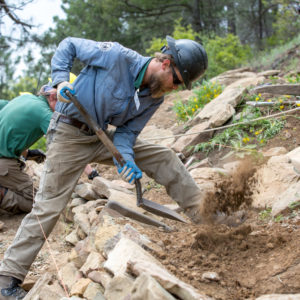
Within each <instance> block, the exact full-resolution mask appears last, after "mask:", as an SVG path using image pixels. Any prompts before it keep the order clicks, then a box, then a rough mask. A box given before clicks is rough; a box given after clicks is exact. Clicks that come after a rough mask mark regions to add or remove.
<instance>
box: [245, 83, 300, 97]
mask: <svg viewBox="0 0 300 300" xmlns="http://www.w3.org/2000/svg"><path fill="white" fill-rule="evenodd" d="M251 92H252V93H255V94H257V93H269V94H274V95H295V96H299V95H300V84H273V85H263V86H258V87H256V88H254V89H252V90H251Z"/></svg>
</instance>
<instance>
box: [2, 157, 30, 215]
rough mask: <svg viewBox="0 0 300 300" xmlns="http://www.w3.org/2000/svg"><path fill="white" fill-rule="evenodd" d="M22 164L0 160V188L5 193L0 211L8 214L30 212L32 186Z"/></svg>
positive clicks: (7, 159)
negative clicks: (5, 190) (4, 190)
mask: <svg viewBox="0 0 300 300" xmlns="http://www.w3.org/2000/svg"><path fill="white" fill-rule="evenodd" d="M23 169H24V163H22V162H21V161H19V160H18V159H15V158H0V186H2V187H5V188H7V193H6V195H5V196H4V198H3V199H2V201H0V209H1V210H5V211H6V212H8V213H12V214H16V213H20V212H30V211H31V208H32V203H33V184H32V180H31V178H30V177H29V176H28V174H26V173H25V172H24V171H23Z"/></svg>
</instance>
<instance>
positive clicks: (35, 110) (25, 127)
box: [0, 94, 52, 158]
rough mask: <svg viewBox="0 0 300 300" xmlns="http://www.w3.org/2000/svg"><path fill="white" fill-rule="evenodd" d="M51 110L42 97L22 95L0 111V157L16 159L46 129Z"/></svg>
mask: <svg viewBox="0 0 300 300" xmlns="http://www.w3.org/2000/svg"><path fill="white" fill-rule="evenodd" d="M51 116H52V110H51V109H50V107H49V104H48V101H47V99H46V98H45V97H43V96H39V97H37V96H34V95H28V94H25V95H22V96H19V97H16V98H14V99H13V100H11V101H9V103H8V104H7V105H5V106H4V107H3V108H2V109H1V110H0V157H8V158H18V157H19V156H20V155H21V153H22V152H23V151H24V150H25V149H28V148H29V147H30V146H31V145H32V144H34V143H35V142H36V141H37V140H38V139H39V138H41V137H42V136H43V135H44V134H45V133H46V132H47V129H48V126H49V123H50V120H51Z"/></svg>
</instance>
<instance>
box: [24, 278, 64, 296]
mask: <svg viewBox="0 0 300 300" xmlns="http://www.w3.org/2000/svg"><path fill="white" fill-rule="evenodd" d="M64 295H65V292H64V290H63V289H62V287H61V286H60V285H59V284H58V283H57V281H55V280H54V278H53V276H52V275H50V274H49V273H46V274H44V275H43V276H42V277H41V278H40V279H39V280H38V281H37V282H36V284H35V285H34V286H33V288H32V289H31V290H30V291H29V292H28V294H27V295H26V296H25V297H24V298H23V300H35V299H39V300H49V299H61V298H62V297H63V296H64Z"/></svg>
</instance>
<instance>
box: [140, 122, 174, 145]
mask: <svg viewBox="0 0 300 300" xmlns="http://www.w3.org/2000/svg"><path fill="white" fill-rule="evenodd" d="M167 137H168V138H167ZM139 138H140V139H142V140H145V141H148V142H149V143H153V144H158V145H162V146H166V147H168V146H169V145H171V144H173V143H174V141H175V137H174V134H173V132H172V130H170V129H164V128H157V127H156V126H154V125H150V126H146V127H145V128H144V129H143V131H142V132H141V133H140V134H139Z"/></svg>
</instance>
